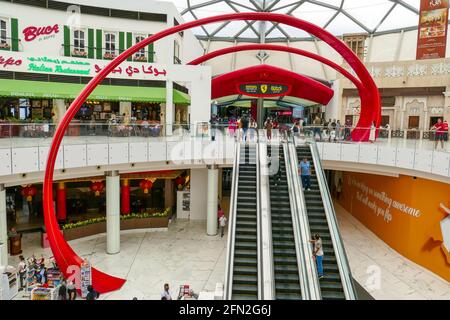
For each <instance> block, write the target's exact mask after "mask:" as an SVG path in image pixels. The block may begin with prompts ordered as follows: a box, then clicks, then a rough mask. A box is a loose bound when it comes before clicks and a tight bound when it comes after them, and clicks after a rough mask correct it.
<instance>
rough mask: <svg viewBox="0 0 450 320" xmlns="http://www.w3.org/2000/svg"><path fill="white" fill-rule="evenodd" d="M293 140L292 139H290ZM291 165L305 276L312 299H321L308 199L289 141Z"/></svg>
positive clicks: (296, 222)
mask: <svg viewBox="0 0 450 320" xmlns="http://www.w3.org/2000/svg"><path fill="white" fill-rule="evenodd" d="M290 142H291V140H290ZM287 158H288V159H289V165H290V170H289V171H290V174H291V177H292V182H293V184H292V187H293V192H294V195H293V196H294V198H293V199H294V201H295V208H296V210H295V212H294V215H295V220H296V221H295V224H296V226H297V230H299V234H298V235H296V237H297V239H298V240H297V241H298V243H299V244H300V245H301V250H300V251H301V254H302V259H303V266H302V267H303V268H304V269H302V270H306V272H304V274H305V275H304V277H305V276H306V281H307V288H308V291H307V292H308V295H309V299H310V300H321V299H322V296H321V290H320V285H319V280H318V278H317V269H316V263H315V262H314V260H313V259H312V256H313V250H312V246H311V244H310V242H309V240H310V239H311V231H310V229H309V221H308V211H307V209H306V201H305V197H304V194H303V192H302V187H301V183H300V179H299V176H298V158H297V152H296V148H295V142H294V143H288V157H287Z"/></svg>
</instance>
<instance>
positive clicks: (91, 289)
mask: <svg viewBox="0 0 450 320" xmlns="http://www.w3.org/2000/svg"><path fill="white" fill-rule="evenodd" d="M87 290H88V293H87V295H86V300H97V299H98V298H99V297H100V293H98V292H97V291H95V290H94V287H93V286H92V285H89V286H88V287H87Z"/></svg>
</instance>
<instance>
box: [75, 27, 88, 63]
mask: <svg viewBox="0 0 450 320" xmlns="http://www.w3.org/2000/svg"><path fill="white" fill-rule="evenodd" d="M72 56H75V57H86V56H87V51H86V32H84V31H83V30H74V31H73V50H72Z"/></svg>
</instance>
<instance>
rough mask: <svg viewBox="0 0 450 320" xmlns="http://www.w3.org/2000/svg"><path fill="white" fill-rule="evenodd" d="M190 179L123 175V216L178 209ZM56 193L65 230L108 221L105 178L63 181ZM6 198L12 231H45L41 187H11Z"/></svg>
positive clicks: (174, 174)
mask: <svg viewBox="0 0 450 320" xmlns="http://www.w3.org/2000/svg"><path fill="white" fill-rule="evenodd" d="M180 177H181V178H180ZM186 177H189V173H188V172H186V171H183V170H168V171H153V172H142V173H129V174H122V175H121V193H120V197H121V214H122V215H129V214H153V213H159V212H164V211H165V210H166V209H170V211H172V210H174V209H176V201H175V199H176V192H177V190H179V189H182V188H183V187H184V186H186V185H188V184H189V179H188V178H186ZM54 189H55V190H54V194H55V207H56V213H57V217H58V220H59V221H60V223H61V225H62V226H64V224H68V223H69V224H73V223H79V222H82V221H88V220H91V219H98V218H104V217H105V215H106V192H105V191H106V180H105V177H104V176H98V177H89V178H78V179H71V180H66V181H59V182H57V183H55V188H54ZM6 198H7V215H8V230H10V229H11V228H13V227H14V228H16V230H17V231H19V232H30V231H36V230H41V228H42V227H43V225H44V221H43V204H42V185H41V184H35V185H23V186H17V187H9V188H7V189H6ZM174 212H176V211H174Z"/></svg>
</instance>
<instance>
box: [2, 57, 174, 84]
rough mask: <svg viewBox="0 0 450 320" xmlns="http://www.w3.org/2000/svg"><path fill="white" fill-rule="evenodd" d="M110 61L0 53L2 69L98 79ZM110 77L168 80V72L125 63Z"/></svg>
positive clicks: (153, 65) (154, 65)
mask: <svg viewBox="0 0 450 320" xmlns="http://www.w3.org/2000/svg"><path fill="white" fill-rule="evenodd" d="M108 63H109V61H103V60H93V59H83V58H81V59H76V58H69V57H59V58H54V57H48V56H27V55H23V54H22V55H21V54H20V53H19V54H17V53H12V52H9V53H8V54H7V55H2V54H1V53H0V69H6V70H9V71H18V72H38V73H50V74H64V75H75V76H86V77H94V76H95V75H96V74H98V73H99V72H100V71H101V70H102V69H103V68H105V67H106V66H107V64H108ZM108 78H131V79H151V80H166V79H167V71H166V69H165V68H164V67H163V66H161V65H157V64H150V63H138V62H124V63H122V64H120V65H119V66H118V67H117V68H115V69H114V70H113V71H112V72H111V74H110V75H109V76H108Z"/></svg>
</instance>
